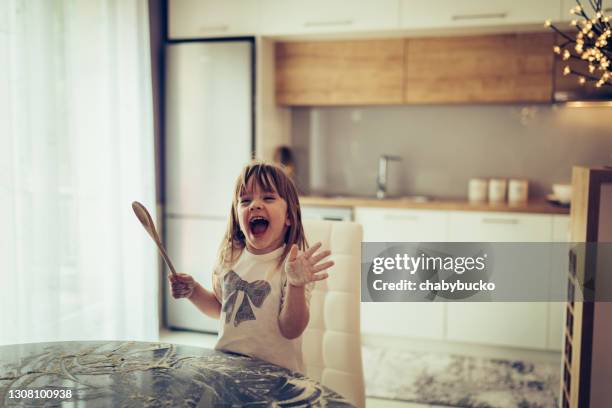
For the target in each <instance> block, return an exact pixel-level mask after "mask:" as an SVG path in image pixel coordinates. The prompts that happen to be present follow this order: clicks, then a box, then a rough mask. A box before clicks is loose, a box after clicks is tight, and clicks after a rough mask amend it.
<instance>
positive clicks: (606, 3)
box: [561, 0, 612, 21]
mask: <svg viewBox="0 0 612 408" xmlns="http://www.w3.org/2000/svg"><path fill="white" fill-rule="evenodd" d="M581 3H582V5H583V6H584V9H585V11H586V14H587V15H588V16H589V17H591V18H593V17H595V13H594V12H593V9H592V8H591V6H590V4H589V2H588V1H583V2H581ZM601 3H602V6H601V9H602V11H603V13H604V14H606V15H608V16H610V15H612V0H603V1H602V2H601ZM576 5H577V3H576V0H561V20H562V21H572V20H579V19H578V18H576V17H574V14H570V12H569V11H570V10H571V9H572V8H574V7H576Z"/></svg>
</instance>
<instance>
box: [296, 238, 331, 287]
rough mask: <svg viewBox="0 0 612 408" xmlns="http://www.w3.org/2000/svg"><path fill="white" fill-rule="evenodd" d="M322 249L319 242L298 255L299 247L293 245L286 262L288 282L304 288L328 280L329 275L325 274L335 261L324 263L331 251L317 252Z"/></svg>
mask: <svg viewBox="0 0 612 408" xmlns="http://www.w3.org/2000/svg"><path fill="white" fill-rule="evenodd" d="M319 248H321V243H320V242H317V243H316V244H314V245H313V246H311V247H310V248H308V249H307V250H306V251H305V252H302V253H298V247H297V245H295V244H294V245H293V246H292V247H291V250H290V251H289V256H288V258H287V262H285V273H286V274H287V281H288V282H289V284H290V285H293V286H304V285H306V284H307V283H310V282H315V281H320V280H323V279H327V277H328V276H329V274H328V273H327V272H323V271H324V270H326V269H328V268H330V267H331V266H332V265H333V264H334V261H327V262H323V263H321V264H320V263H319V262H321V260H322V259H323V258H325V257H327V256H329V255H330V254H331V251H329V250H325V251H320V252H318V253H317V251H318V250H319Z"/></svg>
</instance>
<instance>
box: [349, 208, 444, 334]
mask: <svg viewBox="0 0 612 408" xmlns="http://www.w3.org/2000/svg"><path fill="white" fill-rule="evenodd" d="M355 222H358V223H360V224H361V225H362V226H363V241H364V242H435V241H444V240H445V239H446V223H447V214H446V212H445V211H425V210H402V209H386V210H381V209H378V208H361V207H357V208H355ZM445 308H446V306H445V304H444V303H417V302H414V303H407V302H405V303H362V304H361V330H362V332H363V333H368V334H382V335H391V336H406V337H415V338H428V339H438V340H442V339H443V338H444V316H445Z"/></svg>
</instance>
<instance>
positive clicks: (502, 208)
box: [300, 196, 569, 214]
mask: <svg viewBox="0 0 612 408" xmlns="http://www.w3.org/2000/svg"><path fill="white" fill-rule="evenodd" d="M300 204H301V205H311V206H322V207H380V208H405V209H423V210H446V211H499V212H514V213H536V214H569V208H565V207H557V206H554V205H552V204H549V203H548V202H547V201H545V200H533V201H529V202H528V203H527V204H525V205H508V204H496V205H495V204H489V203H470V202H468V201H461V200H444V199H433V200H429V201H421V200H414V199H411V198H410V197H406V198H386V199H383V200H379V199H377V198H373V197H372V198H370V197H351V196H338V197H333V196H330V197H327V196H301V197H300Z"/></svg>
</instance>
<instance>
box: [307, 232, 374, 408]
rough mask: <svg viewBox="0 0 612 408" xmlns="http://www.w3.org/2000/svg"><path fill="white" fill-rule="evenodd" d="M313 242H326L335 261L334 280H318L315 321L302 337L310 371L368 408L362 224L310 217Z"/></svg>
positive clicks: (331, 276) (312, 303) (309, 235)
mask: <svg viewBox="0 0 612 408" xmlns="http://www.w3.org/2000/svg"><path fill="white" fill-rule="evenodd" d="M304 230H305V233H306V239H307V240H308V243H309V244H310V245H312V244H314V243H316V242H318V241H321V243H322V244H323V249H329V250H331V251H332V254H331V256H330V257H329V259H330V260H333V261H334V262H335V264H334V266H333V267H331V268H330V269H328V272H329V278H327V279H325V280H324V281H322V282H317V283H316V285H315V288H314V290H313V292H312V297H311V299H310V322H309V323H308V327H307V328H306V330H305V331H304V334H303V335H302V339H303V340H302V341H303V346H302V347H303V353H304V363H305V365H306V375H307V376H309V377H311V378H314V379H316V380H318V381H319V382H321V383H322V384H323V385H325V386H327V387H329V388H331V389H332V390H334V391H336V392H338V393H339V394H340V395H342V396H343V397H345V398H346V399H348V400H349V401H350V402H351V403H353V404H354V405H355V406H357V407H359V408H363V407H365V390H364V382H363V364H362V359H361V333H360V325H359V313H360V299H361V294H360V290H361V289H360V282H361V255H360V254H361V237H362V234H363V232H362V228H361V225H359V224H356V223H353V222H340V221H315V220H305V221H304Z"/></svg>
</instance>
